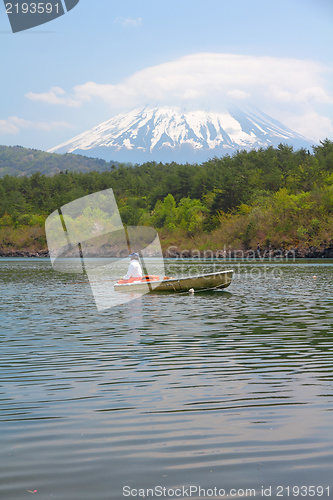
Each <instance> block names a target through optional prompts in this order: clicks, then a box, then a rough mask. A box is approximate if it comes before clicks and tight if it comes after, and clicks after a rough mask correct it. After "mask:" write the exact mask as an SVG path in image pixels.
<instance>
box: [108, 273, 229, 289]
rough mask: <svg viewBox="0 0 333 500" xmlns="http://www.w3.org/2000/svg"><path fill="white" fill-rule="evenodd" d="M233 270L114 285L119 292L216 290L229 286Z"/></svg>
mask: <svg viewBox="0 0 333 500" xmlns="http://www.w3.org/2000/svg"><path fill="white" fill-rule="evenodd" d="M232 276H233V270H229V271H219V272H217V273H210V274H203V275H201V276H194V277H188V278H169V279H164V280H160V281H151V282H142V281H134V282H132V283H122V284H116V285H114V288H115V290H117V291H119V292H141V293H151V292H188V291H189V290H191V289H193V290H195V291H196V290H202V291H203V290H214V289H218V288H227V287H228V286H229V285H230V283H231V280H232Z"/></svg>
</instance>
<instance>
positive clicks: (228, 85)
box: [26, 53, 333, 139]
mask: <svg viewBox="0 0 333 500" xmlns="http://www.w3.org/2000/svg"><path fill="white" fill-rule="evenodd" d="M327 72H328V68H326V67H325V66H324V65H322V64H320V63H318V62H314V61H309V60H299V59H291V58H277V57H268V56H264V57H258V56H249V55H237V54H221V53H199V54H192V55H188V56H185V57H181V58H179V59H176V60H174V61H170V62H166V63H163V64H158V65H155V66H151V67H148V68H145V69H142V70H140V71H138V72H136V73H134V74H133V75H131V76H129V77H128V78H126V79H124V80H122V81H120V82H119V83H116V84H111V83H103V84H101V83H97V82H93V81H89V82H86V83H84V84H80V85H76V86H74V87H73V89H72V91H71V92H66V91H65V90H64V89H62V88H60V87H53V88H51V89H50V90H49V91H46V92H42V93H34V92H29V93H27V94H26V97H27V98H28V99H30V100H34V101H41V102H44V103H49V104H55V105H63V106H68V107H80V106H82V105H84V104H85V103H88V102H91V101H93V100H99V101H102V102H103V103H106V104H107V105H109V107H110V110H112V112H113V113H116V112H120V111H124V110H126V109H130V108H132V107H137V106H144V105H146V104H147V103H150V104H153V105H154V104H156V103H158V105H159V106H161V105H178V106H182V105H184V103H185V104H187V106H188V107H191V106H192V107H193V109H195V108H197V107H200V108H206V109H210V110H214V111H223V110H225V109H226V107H227V106H228V105H230V101H232V102H234V103H235V102H245V103H247V104H250V105H255V106H258V107H260V108H261V109H263V110H265V111H266V112H267V113H269V114H272V115H273V116H277V118H278V119H280V120H282V121H284V123H287V124H288V121H289V120H293V123H294V125H296V129H297V125H298V126H303V130H304V129H305V130H306V132H307V135H309V136H310V137H312V138H314V139H318V138H319V137H317V135H318V134H316V130H312V133H309V132H311V120H310V121H309V122H307V123H305V122H306V120H307V117H308V116H309V113H310V112H312V113H316V123H317V124H318V126H319V128H320V129H323V128H324V129H326V130H331V131H333V125H332V123H331V122H330V120H328V118H326V117H325V116H322V115H321V113H319V112H317V111H316V109H315V107H316V105H323V104H325V105H332V104H333V96H332V95H330V93H329V92H328V90H327V89H326V86H325V74H326V73H327ZM320 138H322V137H320Z"/></svg>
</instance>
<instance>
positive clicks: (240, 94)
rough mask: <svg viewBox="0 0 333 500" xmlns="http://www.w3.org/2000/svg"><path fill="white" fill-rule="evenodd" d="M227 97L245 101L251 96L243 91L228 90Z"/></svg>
mask: <svg viewBox="0 0 333 500" xmlns="http://www.w3.org/2000/svg"><path fill="white" fill-rule="evenodd" d="M227 96H229V97H231V98H232V99H239V100H240V99H246V98H247V97H250V96H251V94H249V93H248V92H245V90H240V89H233V90H228V92H227Z"/></svg>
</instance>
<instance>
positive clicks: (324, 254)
mask: <svg viewBox="0 0 333 500" xmlns="http://www.w3.org/2000/svg"><path fill="white" fill-rule="evenodd" d="M124 256H125V255H124V254H123V252H121V255H118V256H116V257H119V258H124ZM1 257H7V258H8V257H20V258H22V257H27V258H31V257H36V258H38V257H44V258H45V257H49V251H48V250H39V251H29V250H4V249H1V248H0V258H1ZM87 257H106V258H107V257H110V255H107V252H106V254H105V255H102V254H101V253H100V252H98V251H96V252H91V254H89V255H87ZM113 257H115V255H113ZM163 257H164V258H174V259H177V258H178V259H191V258H197V259H216V258H217V259H221V260H229V259H244V260H274V261H278V260H279V259H333V244H332V245H330V246H328V247H323V248H317V247H310V248H293V249H288V250H284V249H272V248H270V249H268V248H266V249H265V248H264V249H261V248H258V249H255V250H254V249H249V250H231V249H230V250H229V249H228V250H226V249H224V250H205V251H199V250H181V249H179V248H178V247H177V246H172V247H169V248H168V249H167V250H166V251H164V252H163Z"/></svg>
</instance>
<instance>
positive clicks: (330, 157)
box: [0, 139, 333, 256]
mask: <svg viewBox="0 0 333 500" xmlns="http://www.w3.org/2000/svg"><path fill="white" fill-rule="evenodd" d="M107 188H112V189H113V191H114V194H115V197H116V200H117V204H118V208H119V212H120V215H121V218H122V221H123V223H124V224H126V225H129V226H140V225H146V226H151V227H155V228H156V229H158V231H159V234H160V237H161V241H162V246H163V248H164V251H165V252H166V251H167V249H168V248H169V247H170V246H172V247H174V248H175V247H176V248H177V249H178V250H179V251H182V250H183V249H188V250H189V251H190V252H191V251H193V249H197V250H198V251H200V252H203V251H205V250H209V249H210V250H212V251H215V252H216V251H218V250H220V249H223V248H224V247H226V248H227V249H231V250H237V251H238V250H241V251H247V250H250V249H257V246H258V244H259V246H260V248H261V249H262V250H263V251H264V250H272V251H275V250H277V249H280V250H281V249H282V250H283V251H286V250H290V249H293V248H298V250H299V252H298V254H299V255H312V256H313V255H322V256H328V255H332V251H333V250H332V248H333V246H332V245H333V229H332V228H333V142H332V141H329V140H327V139H326V140H325V141H323V142H321V144H320V146H316V147H314V148H313V153H311V152H310V151H309V150H305V149H301V150H297V151H294V150H293V148H292V147H288V146H285V145H282V144H281V145H279V146H278V147H277V148H273V147H269V148H266V149H260V150H258V151H255V150H254V151H250V152H247V151H240V152H238V153H235V154H234V155H233V156H229V155H226V156H224V157H223V158H214V159H212V160H210V161H208V162H205V163H203V164H202V165H189V164H187V165H182V164H177V163H171V164H163V163H160V164H157V163H154V162H150V163H145V164H143V165H141V166H137V167H134V168H133V167H125V166H119V168H117V169H113V170H112V169H109V170H108V171H106V172H100V173H98V172H88V173H81V172H61V173H59V174H55V175H53V176H45V175H41V174H39V173H36V174H33V175H31V176H5V177H3V178H2V179H0V255H1V252H2V254H6V252H7V254H8V252H10V251H13V250H20V251H23V250H27V249H30V250H31V249H35V250H36V249H38V250H40V249H44V250H45V249H46V242H45V235H44V228H43V226H44V221H45V218H46V217H47V216H48V215H49V214H50V213H52V212H53V211H54V210H56V209H57V208H59V207H61V206H63V205H65V204H66V203H69V202H70V201H72V200H75V199H78V198H80V197H82V196H85V195H87V194H90V193H94V192H98V191H101V190H103V189H107ZM309 249H310V253H309V251H308V250H309ZM316 249H317V250H316ZM178 250H177V251H178ZM328 250H329V251H328Z"/></svg>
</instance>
